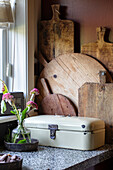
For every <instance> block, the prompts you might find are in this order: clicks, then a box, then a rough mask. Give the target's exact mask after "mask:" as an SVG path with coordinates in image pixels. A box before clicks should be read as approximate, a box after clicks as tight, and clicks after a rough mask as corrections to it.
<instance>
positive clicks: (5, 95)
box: [2, 93, 14, 100]
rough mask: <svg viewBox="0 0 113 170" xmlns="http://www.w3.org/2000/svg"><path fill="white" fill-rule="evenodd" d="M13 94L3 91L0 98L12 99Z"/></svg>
mask: <svg viewBox="0 0 113 170" xmlns="http://www.w3.org/2000/svg"><path fill="white" fill-rule="evenodd" d="M13 98H14V96H12V95H11V94H10V93H5V94H3V96H2V100H12V99H13Z"/></svg>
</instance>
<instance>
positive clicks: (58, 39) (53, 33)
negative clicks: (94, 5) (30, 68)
mask: <svg viewBox="0 0 113 170" xmlns="http://www.w3.org/2000/svg"><path fill="white" fill-rule="evenodd" d="M59 7H60V6H59V5H58V4H57V5H52V11H53V17H52V19H51V20H48V21H47V20H46V21H41V23H40V34H39V44H40V46H39V49H40V52H41V53H42V55H43V57H44V58H45V59H46V60H47V61H48V62H49V61H51V60H52V59H53V58H55V57H57V56H58V55H60V54H63V53H67V52H74V23H73V22H72V21H70V20H61V19H60V18H59Z"/></svg>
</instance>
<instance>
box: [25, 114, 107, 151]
mask: <svg viewBox="0 0 113 170" xmlns="http://www.w3.org/2000/svg"><path fill="white" fill-rule="evenodd" d="M24 126H25V127H26V128H28V129H30V130H31V137H32V138H34V139H38V140H39V145H44V146H53V147H61V148H70V149H78V150H93V149H96V148H98V147H100V146H102V145H104V143H105V123H104V121H102V120H100V119H97V118H88V117H76V116H73V117H64V116H54V115H40V116H34V117H29V118H26V119H25V122H24Z"/></svg>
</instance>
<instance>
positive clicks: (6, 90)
mask: <svg viewBox="0 0 113 170" xmlns="http://www.w3.org/2000/svg"><path fill="white" fill-rule="evenodd" d="M5 93H9V91H8V88H7V86H6V84H5V83H4V91H3V94H5Z"/></svg>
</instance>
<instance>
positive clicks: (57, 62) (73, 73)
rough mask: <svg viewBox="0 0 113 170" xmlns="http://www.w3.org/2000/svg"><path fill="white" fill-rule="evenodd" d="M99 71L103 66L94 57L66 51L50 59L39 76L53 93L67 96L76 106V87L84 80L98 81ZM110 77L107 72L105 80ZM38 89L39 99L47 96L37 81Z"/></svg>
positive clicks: (102, 69) (109, 79) (103, 69)
mask: <svg viewBox="0 0 113 170" xmlns="http://www.w3.org/2000/svg"><path fill="white" fill-rule="evenodd" d="M99 71H106V70H105V68H104V67H103V66H102V65H101V64H100V63H99V62H98V61H96V60H95V59H93V58H91V57H89V56H87V55H85V54H80V53H67V54H63V55H60V56H58V57H57V58H55V59H53V60H52V61H50V62H49V63H48V64H47V65H46V67H45V68H44V69H43V71H42V72H41V74H40V78H46V80H47V81H48V82H49V85H50V87H51V89H52V92H53V93H55V94H62V95H64V96H66V97H68V98H69V99H70V100H71V101H72V102H73V103H74V105H75V106H76V107H77V108H78V89H79V88H80V87H81V86H82V85H83V84H84V83H86V82H95V83H99V82H100V80H99ZM111 81H112V79H111V77H110V75H109V73H108V72H107V82H111ZM38 89H39V91H40V97H39V100H40V101H41V100H42V99H43V98H44V97H45V96H47V93H46V91H45V90H44V88H43V87H42V84H41V81H40V79H39V81H38Z"/></svg>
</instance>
